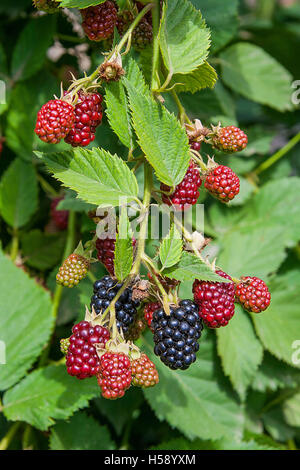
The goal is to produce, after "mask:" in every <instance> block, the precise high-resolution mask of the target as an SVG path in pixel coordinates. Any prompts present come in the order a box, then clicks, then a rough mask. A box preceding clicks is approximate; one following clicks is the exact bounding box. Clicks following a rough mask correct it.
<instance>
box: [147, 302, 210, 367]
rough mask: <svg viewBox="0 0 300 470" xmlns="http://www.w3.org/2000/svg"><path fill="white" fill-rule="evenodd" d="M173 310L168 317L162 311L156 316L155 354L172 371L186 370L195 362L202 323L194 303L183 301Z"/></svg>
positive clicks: (158, 311) (153, 325) (154, 316)
mask: <svg viewBox="0 0 300 470" xmlns="http://www.w3.org/2000/svg"><path fill="white" fill-rule="evenodd" d="M170 311H171V312H170V315H169V316H168V315H166V313H165V311H164V309H163V308H161V309H159V310H156V311H155V312H154V313H153V319H152V323H151V327H152V328H153V330H154V336H153V339H154V342H155V347H154V353H155V354H156V355H157V356H159V357H160V360H161V361H162V362H163V363H164V364H165V365H166V366H168V367H170V369H173V370H175V369H182V370H184V369H187V368H188V367H189V366H190V365H191V364H192V363H193V362H195V360H196V352H197V351H198V349H199V344H198V339H199V338H200V336H201V332H202V330H203V323H202V320H201V319H200V317H199V313H198V311H199V308H198V306H197V305H196V304H195V303H194V302H193V301H192V300H182V301H181V302H180V303H179V307H177V308H172V307H171V309H170Z"/></svg>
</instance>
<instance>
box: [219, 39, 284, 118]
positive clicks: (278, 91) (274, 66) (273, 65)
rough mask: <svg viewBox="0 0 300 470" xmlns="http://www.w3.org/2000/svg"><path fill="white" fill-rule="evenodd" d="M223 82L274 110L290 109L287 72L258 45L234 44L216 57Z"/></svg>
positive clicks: (235, 90)
mask: <svg viewBox="0 0 300 470" xmlns="http://www.w3.org/2000/svg"><path fill="white" fill-rule="evenodd" d="M220 59H221V64H222V70H223V75H222V78H223V80H224V82H225V83H226V85H227V86H228V87H229V88H231V89H232V90H233V91H234V92H238V93H240V94H241V95H243V96H245V97H246V98H247V99H250V100H253V101H256V102H258V103H261V104H265V105H267V106H270V107H271V108H274V109H277V110H278V111H285V110H291V109H292V108H293V105H292V103H291V82H292V76H291V74H290V73H289V72H288V71H287V70H286V69H285V68H284V67H283V66H282V65H281V64H279V63H278V62H277V61H276V60H275V59H274V58H273V57H271V56H270V55H269V54H267V52H265V51H264V50H263V49H261V48H260V47H257V46H255V45H253V44H250V43H237V44H234V45H233V46H230V47H229V48H228V49H226V50H225V51H224V52H223V53H222V54H221V56H220Z"/></svg>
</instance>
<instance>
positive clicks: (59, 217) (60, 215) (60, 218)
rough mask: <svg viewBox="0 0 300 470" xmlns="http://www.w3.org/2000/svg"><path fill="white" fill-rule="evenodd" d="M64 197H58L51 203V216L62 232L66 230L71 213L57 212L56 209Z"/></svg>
mask: <svg viewBox="0 0 300 470" xmlns="http://www.w3.org/2000/svg"><path fill="white" fill-rule="evenodd" d="M63 199H64V198H63V197H56V198H54V199H53V200H52V202H51V208H50V215H51V219H52V220H53V222H54V223H55V225H56V227H57V228H59V229H60V230H66V228H67V227H68V221H69V211H64V210H57V209H56V207H57V205H58V204H59V202H60V201H62V200H63Z"/></svg>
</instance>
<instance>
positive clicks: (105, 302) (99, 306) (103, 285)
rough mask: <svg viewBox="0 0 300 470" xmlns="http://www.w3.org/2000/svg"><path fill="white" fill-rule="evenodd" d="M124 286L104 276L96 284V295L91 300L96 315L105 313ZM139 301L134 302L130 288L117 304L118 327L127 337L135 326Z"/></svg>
mask: <svg viewBox="0 0 300 470" xmlns="http://www.w3.org/2000/svg"><path fill="white" fill-rule="evenodd" d="M121 287H122V284H121V283H118V281H116V280H114V279H112V278H111V277H110V276H104V277H103V278H102V279H100V280H99V281H96V282H95V283H94V294H93V296H92V298H91V309H92V308H94V310H95V312H96V314H98V315H99V314H101V313H103V312H104V311H105V310H106V309H107V308H108V307H109V305H110V303H111V302H112V300H113V299H114V298H115V296H116V295H117V293H118V291H119V290H120V289H121ZM139 304H140V302H139V301H138V300H132V289H131V288H130V287H128V288H127V289H125V291H124V292H123V293H122V295H121V296H120V298H119V299H118V300H117V302H116V303H115V311H116V320H117V327H118V330H119V331H121V330H122V331H123V333H124V335H125V336H126V335H127V333H128V331H129V328H130V326H131V325H132V324H133V322H134V319H135V317H136V314H137V307H138V305H139Z"/></svg>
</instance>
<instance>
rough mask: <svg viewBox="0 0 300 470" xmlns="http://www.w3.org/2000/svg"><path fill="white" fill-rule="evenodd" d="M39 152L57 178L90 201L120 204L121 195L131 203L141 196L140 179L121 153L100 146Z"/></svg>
mask: <svg viewBox="0 0 300 470" xmlns="http://www.w3.org/2000/svg"><path fill="white" fill-rule="evenodd" d="M35 154H36V155H37V156H38V157H39V158H41V159H43V160H44V162H45V163H46V165H47V167H48V168H49V170H50V171H51V172H52V173H53V175H54V177H55V178H56V179H58V180H60V181H61V182H62V183H63V184H64V185H65V186H67V187H69V188H71V189H73V190H74V191H77V193H78V196H79V197H80V199H83V200H84V201H86V202H88V203H90V204H96V205H98V206H119V204H120V200H119V199H120V198H127V199H128V202H130V201H132V200H135V199H136V198H137V194H138V185H137V181H136V178H135V176H134V174H133V173H132V171H130V169H129V168H128V166H127V165H126V163H125V162H124V161H123V160H121V159H120V158H119V157H118V156H117V155H111V154H110V153H109V152H106V151H105V150H103V149H99V148H93V150H84V149H82V148H80V149H76V150H73V151H66V152H61V153H49V154H46V153H42V152H35Z"/></svg>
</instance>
